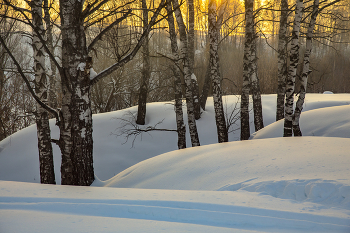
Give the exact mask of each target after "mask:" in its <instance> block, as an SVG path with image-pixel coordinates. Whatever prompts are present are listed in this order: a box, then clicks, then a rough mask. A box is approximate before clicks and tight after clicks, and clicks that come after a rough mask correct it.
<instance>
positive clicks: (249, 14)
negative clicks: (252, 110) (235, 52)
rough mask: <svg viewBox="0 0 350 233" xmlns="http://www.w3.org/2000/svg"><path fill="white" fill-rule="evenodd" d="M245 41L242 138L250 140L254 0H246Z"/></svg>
mask: <svg viewBox="0 0 350 233" xmlns="http://www.w3.org/2000/svg"><path fill="white" fill-rule="evenodd" d="M244 5H245V18H246V21H245V41H244V55H243V84H242V94H241V140H248V139H249V137H250V126H249V91H250V75H251V73H252V66H251V56H252V55H251V53H252V50H251V47H252V39H253V36H254V31H253V27H254V24H253V0H245V1H244Z"/></svg>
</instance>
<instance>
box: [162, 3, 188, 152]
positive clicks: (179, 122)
mask: <svg viewBox="0 0 350 233" xmlns="http://www.w3.org/2000/svg"><path fill="white" fill-rule="evenodd" d="M167 12H168V14H169V16H168V18H167V20H168V24H169V35H170V42H171V52H172V54H173V57H174V58H175V63H176V64H174V66H173V73H174V92H175V114H176V128H177V137H178V140H177V146H178V148H179V149H184V148H186V126H185V124H184V119H183V111H182V87H181V71H180V69H179V67H180V65H181V64H180V59H179V54H178V47H177V40H176V31H175V24H174V16H173V14H172V13H171V12H172V6H171V2H170V0H168V1H167Z"/></svg>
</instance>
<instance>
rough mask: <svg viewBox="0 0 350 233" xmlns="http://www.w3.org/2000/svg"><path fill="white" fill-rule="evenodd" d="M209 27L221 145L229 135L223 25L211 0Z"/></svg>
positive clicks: (211, 62)
mask: <svg viewBox="0 0 350 233" xmlns="http://www.w3.org/2000/svg"><path fill="white" fill-rule="evenodd" d="M208 25H209V26H208V35H209V66H210V78H211V81H212V86H213V100H214V110H215V121H216V129H217V135H218V142H219V143H221V142H227V141H228V134H227V127H226V120H225V114H224V108H223V104H222V93H221V77H220V75H219V53H218V46H219V32H220V27H221V24H218V22H217V5H216V1H215V0H209V5H208Z"/></svg>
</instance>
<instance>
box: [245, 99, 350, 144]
mask: <svg viewBox="0 0 350 233" xmlns="http://www.w3.org/2000/svg"><path fill="white" fill-rule="evenodd" d="M349 116H350V105H343V106H336V107H328V108H321V109H315V110H311V111H307V112H303V113H302V114H301V116H300V129H301V132H302V134H303V136H322V137H343V138H350V118H349ZM283 124H284V120H283V119H282V120H280V121H277V122H275V123H272V124H270V125H268V126H266V127H265V128H263V129H261V130H259V131H258V132H256V133H255V134H253V135H252V139H262V138H276V137H282V136H283Z"/></svg>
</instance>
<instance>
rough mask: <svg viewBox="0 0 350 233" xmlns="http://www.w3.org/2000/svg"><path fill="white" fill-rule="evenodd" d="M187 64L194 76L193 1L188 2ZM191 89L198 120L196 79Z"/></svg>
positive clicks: (193, 80) (199, 114) (195, 114)
mask: <svg viewBox="0 0 350 233" xmlns="http://www.w3.org/2000/svg"><path fill="white" fill-rule="evenodd" d="M187 3H188V37H187V38H188V40H187V42H188V64H189V69H190V73H191V77H194V76H192V74H193V75H194V44H195V43H194V42H195V41H194V5H193V0H188V1H187ZM191 82H192V83H191V86H192V87H191V88H192V94H193V105H194V117H195V119H196V120H198V119H199V118H200V117H201V109H200V104H199V87H198V82H197V79H195V78H192V79H191Z"/></svg>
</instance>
